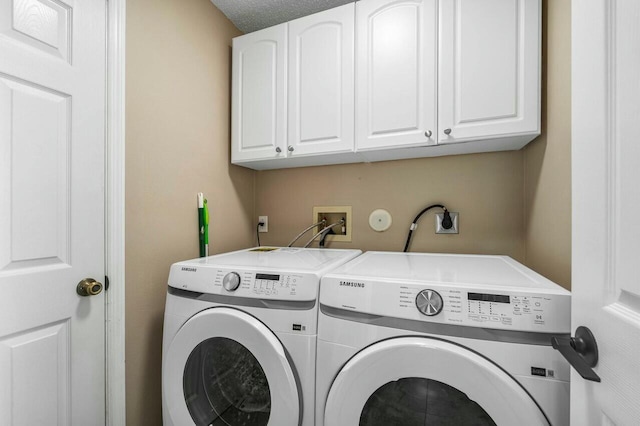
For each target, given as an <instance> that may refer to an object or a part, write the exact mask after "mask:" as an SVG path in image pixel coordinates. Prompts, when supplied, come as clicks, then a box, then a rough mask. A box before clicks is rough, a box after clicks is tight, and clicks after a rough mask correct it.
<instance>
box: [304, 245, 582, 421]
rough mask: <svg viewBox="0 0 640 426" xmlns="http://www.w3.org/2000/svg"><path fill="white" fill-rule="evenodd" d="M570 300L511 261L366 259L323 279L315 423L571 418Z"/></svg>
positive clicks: (377, 255)
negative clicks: (555, 344) (559, 343)
mask: <svg viewBox="0 0 640 426" xmlns="http://www.w3.org/2000/svg"><path fill="white" fill-rule="evenodd" d="M570 297H571V296H570V293H569V292H568V291H567V290H565V289H563V288H561V287H559V286H557V285H556V284H554V283H552V282H551V281H549V280H547V279H546V278H544V277H542V276H541V275H539V274H537V273H535V272H533V271H531V270H530V269H528V268H526V267H524V266H523V265H521V264H519V263H517V262H516V261H514V260H513V259H511V258H509V257H506V256H476V255H447V254H423V253H384V252H368V253H365V254H363V255H362V256H360V257H358V258H356V259H354V260H353V261H351V262H349V263H347V264H346V265H343V266H342V267H340V268H338V269H336V270H335V271H334V272H332V273H330V274H327V275H325V276H324V277H323V278H322V283H321V286H320V316H319V320H318V353H317V362H318V365H317V373H316V374H317V382H316V386H317V387H316V394H317V404H318V405H317V407H316V425H317V426H321V425H325V426H347V425H349V426H351V425H360V426H382V425H385V426H386V425H403V426H414V425H421V426H422V425H427V424H451V425H466V424H473V425H501V426H502V425H509V426H511V425H527V426H529V425H531V426H538V425H549V424H552V425H554V426H559V425H568V424H569V376H570V371H569V364H568V363H567V362H566V361H565V360H564V358H563V357H562V356H561V355H560V353H558V352H556V351H554V350H553V349H552V347H551V337H553V336H562V337H566V336H568V335H569V333H570ZM432 422H433V423H432Z"/></svg>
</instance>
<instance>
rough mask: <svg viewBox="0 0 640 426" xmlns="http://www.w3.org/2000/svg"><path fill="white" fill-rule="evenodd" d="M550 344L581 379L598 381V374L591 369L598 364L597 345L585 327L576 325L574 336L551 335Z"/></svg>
mask: <svg viewBox="0 0 640 426" xmlns="http://www.w3.org/2000/svg"><path fill="white" fill-rule="evenodd" d="M551 346H553V349H556V350H558V351H560V353H561V354H562V356H563V357H565V359H566V360H567V361H569V364H571V366H572V367H573V368H574V369H575V370H576V371H577V372H578V374H580V375H581V376H582V378H583V379H586V380H591V381H592V382H600V376H598V375H597V374H596V372H595V371H593V367H595V366H596V365H598V345H597V344H596V339H595V337H593V333H591V330H589V329H588V328H587V327H578V328H577V329H576V337H552V338H551Z"/></svg>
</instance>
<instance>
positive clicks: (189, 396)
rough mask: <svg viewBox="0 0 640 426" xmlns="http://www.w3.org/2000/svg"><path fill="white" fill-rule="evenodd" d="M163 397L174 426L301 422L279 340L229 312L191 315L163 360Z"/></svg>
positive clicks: (290, 372)
mask: <svg viewBox="0 0 640 426" xmlns="http://www.w3.org/2000/svg"><path fill="white" fill-rule="evenodd" d="M163 367H164V374H163V393H164V397H165V403H166V406H167V412H168V414H169V416H170V417H171V420H172V422H173V424H174V425H181V426H182V425H198V426H200V425H206V426H209V425H218V424H220V425H246V426H266V425H267V424H269V425H273V424H277V425H283V426H288V425H291V426H294V425H298V424H299V418H300V414H301V409H300V407H301V398H300V392H299V390H298V386H297V381H296V377H295V375H294V372H293V368H292V366H291V364H290V362H289V360H288V358H287V355H286V352H285V349H284V347H283V346H282V344H281V343H280V341H279V340H278V338H277V337H276V336H275V334H273V332H272V331H271V330H269V329H268V328H267V327H266V326H265V325H264V324H263V323H262V322H260V321H258V320H257V319H256V318H254V317H252V316H251V315H248V314H246V313H243V312H241V311H238V310H236V309H229V308H223V307H220V308H211V309H207V310H205V311H203V312H200V313H198V314H197V315H194V316H193V317H191V318H190V319H189V320H188V321H187V322H186V323H185V324H184V325H183V326H182V327H181V328H180V330H179V331H178V333H176V336H175V337H174V339H173V341H172V342H171V343H170V346H169V348H168V350H167V352H166V357H165V360H164V365H163Z"/></svg>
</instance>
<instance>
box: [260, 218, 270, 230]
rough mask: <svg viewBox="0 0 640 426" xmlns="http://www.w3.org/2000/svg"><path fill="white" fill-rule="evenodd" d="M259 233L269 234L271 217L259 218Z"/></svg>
mask: <svg viewBox="0 0 640 426" xmlns="http://www.w3.org/2000/svg"><path fill="white" fill-rule="evenodd" d="M258 223H262V225H258V232H269V216H258Z"/></svg>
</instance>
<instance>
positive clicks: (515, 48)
mask: <svg viewBox="0 0 640 426" xmlns="http://www.w3.org/2000/svg"><path fill="white" fill-rule="evenodd" d="M439 4H440V9H439V12H440V25H439V57H438V64H439V72H438V98H439V105H438V122H439V126H438V128H439V132H438V143H440V144H447V143H450V142H462V141H472V140H473V141H481V140H484V139H496V138H501V144H502V145H501V146H498V148H499V149H517V148H520V147H522V146H523V145H525V144H526V143H527V142H529V141H530V140H531V139H533V138H534V137H535V136H537V135H538V134H539V133H540V1H539V0H482V1H478V0H440V2H439ZM477 143H480V142H477ZM478 146H479V147H481V146H482V144H480V145H478ZM487 150H493V149H487Z"/></svg>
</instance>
